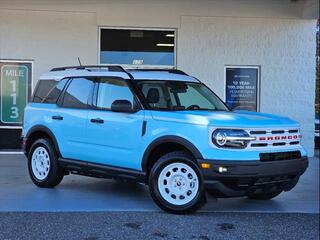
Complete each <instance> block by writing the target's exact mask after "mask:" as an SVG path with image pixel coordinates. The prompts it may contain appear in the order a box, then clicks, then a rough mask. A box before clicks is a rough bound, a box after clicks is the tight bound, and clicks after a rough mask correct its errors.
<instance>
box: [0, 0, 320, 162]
mask: <svg viewBox="0 0 320 240" xmlns="http://www.w3.org/2000/svg"><path fill="white" fill-rule="evenodd" d="M318 9H319V1H318V0H268V1H265V0H197V1H196V0H91V1H84V0H61V1H52V0H0V88H1V89H0V94H1V95H0V110H1V115H0V116H1V118H0V151H8V150H12V149H14V148H18V147H19V145H20V133H21V126H22V124H21V122H22V118H23V108H24V106H25V104H26V103H27V102H28V101H29V100H30V98H31V94H32V91H33V90H34V87H35V86H36V84H37V81H38V79H39V78H40V76H41V74H42V73H45V72H48V71H50V69H52V68H54V67H59V66H70V65H78V64H79V60H80V61H81V63H82V64H83V65H97V64H121V65H123V66H125V67H128V68H168V69H171V68H178V69H180V70H182V71H184V72H186V73H188V74H190V75H193V76H195V77H197V78H198V79H200V80H201V81H202V82H204V83H205V84H206V85H207V86H209V87H210V88H211V89H212V90H213V91H214V92H215V93H216V94H217V95H218V96H219V97H220V98H221V99H223V100H224V101H225V102H226V103H227V104H228V105H229V106H230V107H231V108H232V109H247V110H256V111H261V112H267V113H273V114H280V115H284V116H288V117H290V118H292V119H295V120H297V121H299V122H300V124H301V131H302V135H303V139H302V143H303V145H304V147H305V148H306V150H307V151H308V154H309V155H310V156H312V155H313V154H314V150H313V149H314V118H315V114H314V101H315V75H316V74H315V69H316V67H315V66H316V58H315V54H316V27H317V26H316V25H317V19H318V18H319V13H318ZM78 58H79V60H78Z"/></svg>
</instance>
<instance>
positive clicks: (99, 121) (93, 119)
mask: <svg viewBox="0 0 320 240" xmlns="http://www.w3.org/2000/svg"><path fill="white" fill-rule="evenodd" d="M90 122H92V123H104V120H103V119H101V118H92V119H90Z"/></svg>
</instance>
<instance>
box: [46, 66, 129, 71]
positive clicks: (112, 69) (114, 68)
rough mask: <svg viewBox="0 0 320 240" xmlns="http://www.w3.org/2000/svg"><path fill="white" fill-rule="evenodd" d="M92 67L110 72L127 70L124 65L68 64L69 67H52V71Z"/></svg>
mask: <svg viewBox="0 0 320 240" xmlns="http://www.w3.org/2000/svg"><path fill="white" fill-rule="evenodd" d="M90 68H101V69H103V68H105V69H107V70H108V71H110V72H125V73H126V70H124V68H123V67H121V66H119V65H86V66H67V67H57V68H52V69H51V70H50V72H55V71H65V70H68V69H74V70H88V71H90Z"/></svg>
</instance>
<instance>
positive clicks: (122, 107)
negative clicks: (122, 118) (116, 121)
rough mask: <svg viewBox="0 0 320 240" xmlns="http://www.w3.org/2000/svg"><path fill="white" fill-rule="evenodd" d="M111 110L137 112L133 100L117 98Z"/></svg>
mask: <svg viewBox="0 0 320 240" xmlns="http://www.w3.org/2000/svg"><path fill="white" fill-rule="evenodd" d="M111 111H112V112H123V113H133V112H136V110H135V109H133V107H132V104H131V102H129V101H128V100H115V101H114V102H113V103H112V104H111Z"/></svg>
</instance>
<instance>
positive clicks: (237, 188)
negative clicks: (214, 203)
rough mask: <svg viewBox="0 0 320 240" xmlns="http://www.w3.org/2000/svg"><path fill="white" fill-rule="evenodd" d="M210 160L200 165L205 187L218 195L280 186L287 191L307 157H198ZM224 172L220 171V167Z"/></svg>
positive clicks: (243, 194)
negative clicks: (261, 158) (252, 159)
mask: <svg viewBox="0 0 320 240" xmlns="http://www.w3.org/2000/svg"><path fill="white" fill-rule="evenodd" d="M198 163H199V166H201V164H202V163H209V164H210V168H208V169H203V168H202V169H201V170H202V173H203V178H204V184H205V188H206V189H211V190H212V191H214V193H215V195H217V196H218V197H235V196H245V195H247V194H248V193H252V192H255V191H261V190H262V191H264V190H267V189H271V188H272V189H275V188H276V189H281V190H283V191H289V190H290V189H292V188H293V187H294V186H295V185H296V184H297V182H298V180H299V177H300V176H301V175H302V174H303V173H304V172H305V170H306V169H307V167H308V158H307V157H301V158H298V159H291V160H277V161H220V160H205V159H199V160H198ZM221 167H223V168H224V170H226V171H224V172H219V168H220V170H221Z"/></svg>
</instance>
